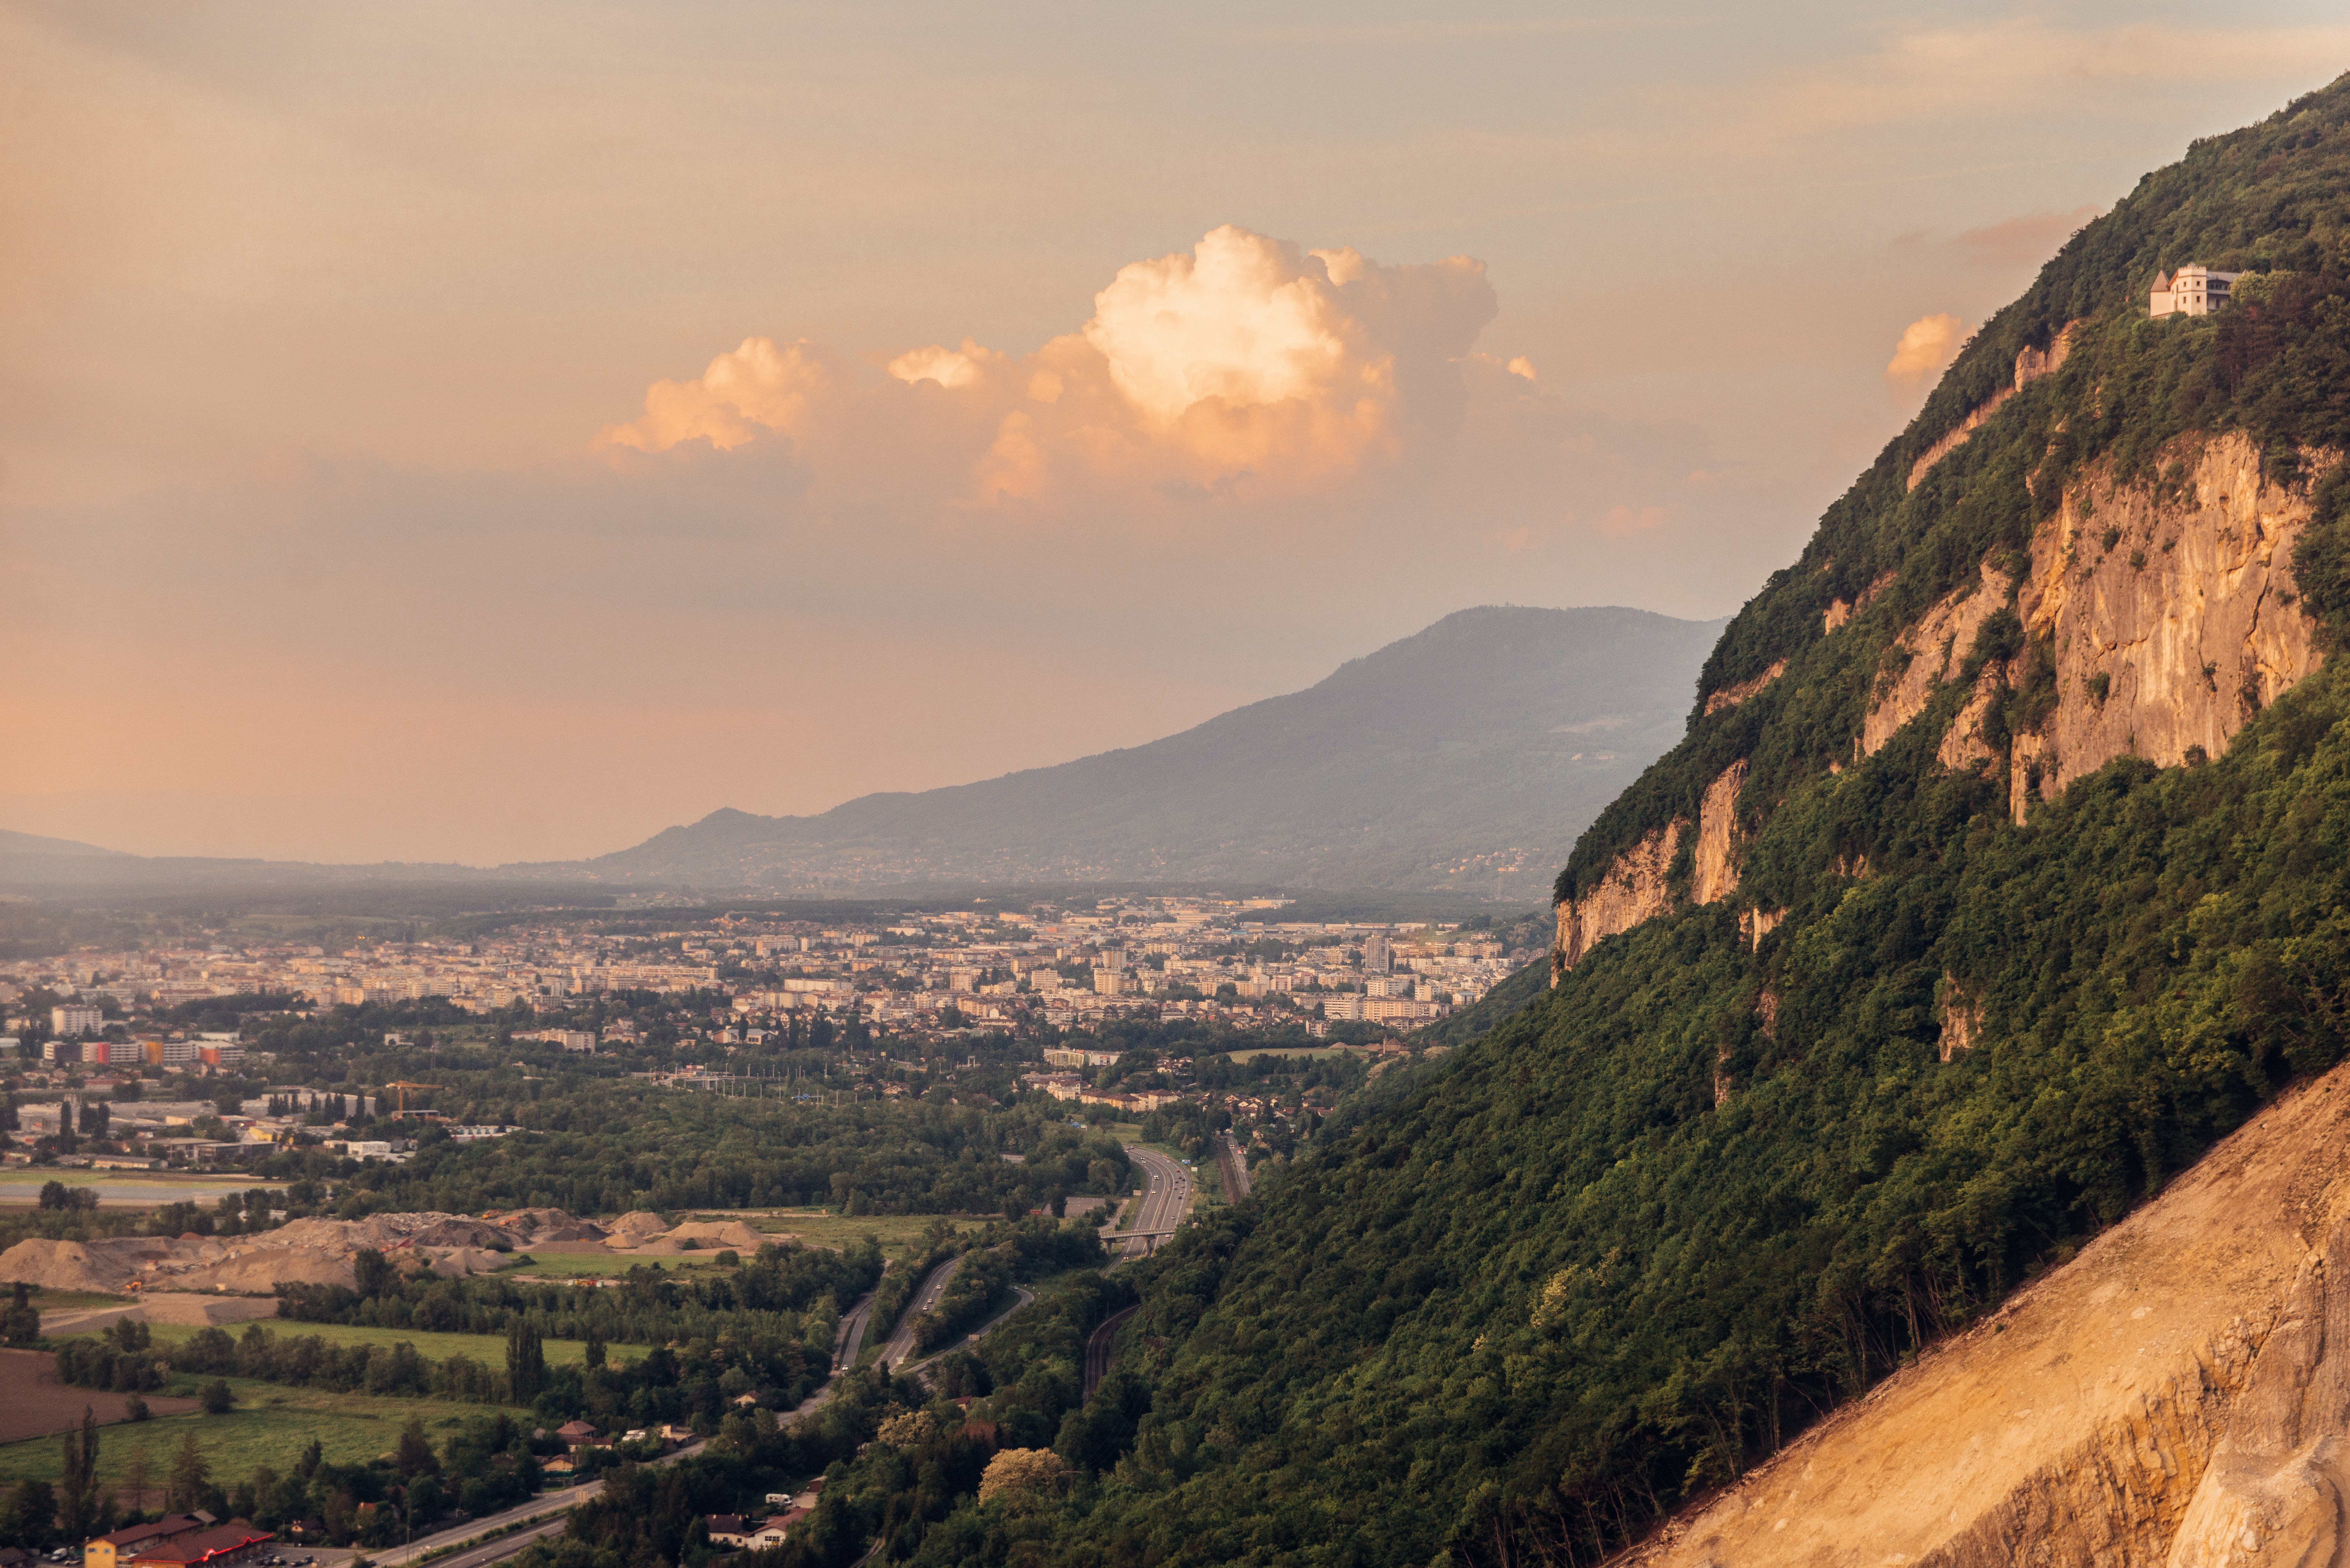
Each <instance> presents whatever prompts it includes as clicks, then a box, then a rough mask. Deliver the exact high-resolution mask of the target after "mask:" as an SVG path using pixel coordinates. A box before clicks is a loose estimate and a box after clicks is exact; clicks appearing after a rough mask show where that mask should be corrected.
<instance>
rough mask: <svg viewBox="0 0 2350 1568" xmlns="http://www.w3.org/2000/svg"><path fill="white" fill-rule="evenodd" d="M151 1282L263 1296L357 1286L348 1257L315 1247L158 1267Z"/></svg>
mask: <svg viewBox="0 0 2350 1568" xmlns="http://www.w3.org/2000/svg"><path fill="white" fill-rule="evenodd" d="M151 1278H154V1279H157V1280H169V1281H170V1282H171V1286H172V1289H173V1290H177V1291H235V1292H238V1293H249V1294H253V1295H266V1294H268V1293H271V1292H274V1291H275V1290H276V1288H277V1287H278V1286H279V1285H281V1284H288V1285H340V1286H342V1287H343V1288H344V1289H345V1290H355V1289H357V1288H358V1286H359V1274H358V1272H357V1271H355V1270H354V1269H353V1268H352V1267H351V1261H350V1259H349V1258H348V1257H338V1256H337V1255H336V1254H334V1253H332V1252H328V1251H323V1250H321V1249H319V1248H316V1247H256V1248H255V1249H253V1250H252V1251H239V1252H237V1253H236V1254H235V1255H234V1256H232V1257H226V1258H223V1259H222V1260H221V1261H219V1262H198V1263H195V1264H194V1265H192V1266H188V1267H178V1268H175V1267H173V1266H172V1265H170V1264H162V1265H159V1266H158V1267H157V1269H156V1270H155V1272H154V1274H153V1275H151Z"/></svg>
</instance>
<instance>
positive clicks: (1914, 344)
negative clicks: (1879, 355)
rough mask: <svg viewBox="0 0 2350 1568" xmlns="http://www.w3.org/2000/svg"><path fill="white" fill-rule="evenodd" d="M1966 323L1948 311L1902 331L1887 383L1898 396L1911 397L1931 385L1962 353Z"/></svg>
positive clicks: (1887, 367) (1888, 368) (1888, 364)
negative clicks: (1960, 338)
mask: <svg viewBox="0 0 2350 1568" xmlns="http://www.w3.org/2000/svg"><path fill="white" fill-rule="evenodd" d="M1965 327H1966V324H1965V323H1964V322H1962V321H1960V319H1959V318H1958V317H1955V316H1952V315H1951V314H1950V313H1949V312H1948V311H1943V312H1940V313H1939V314H1936V315H1933V316H1921V317H1918V319H1917V320H1915V321H1913V322H1911V323H1910V324H1909V325H1908V326H1907V327H1903V328H1902V329H1901V341H1900V342H1898V343H1896V344H1895V345H1894V346H1893V358H1890V359H1888V360H1887V361H1886V365H1885V384H1886V386H1887V388H1888V389H1891V390H1892V391H1893V392H1895V393H1896V394H1897V395H1904V396H1906V395H1908V394H1909V393H1912V392H1915V391H1917V390H1918V389H1919V388H1921V387H1924V386H1926V385H1928V384H1929V383H1930V382H1931V381H1932V380H1933V379H1934V378H1935V377H1936V376H1939V375H1940V374H1941V372H1942V367H1943V366H1945V365H1947V364H1949V363H1950V357H1951V356H1952V355H1954V354H1956V353H1957V352H1958V351H1959V337H1960V334H1961V333H1962V332H1963V331H1964V330H1965Z"/></svg>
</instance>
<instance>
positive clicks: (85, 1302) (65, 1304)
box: [33, 1291, 131, 1312]
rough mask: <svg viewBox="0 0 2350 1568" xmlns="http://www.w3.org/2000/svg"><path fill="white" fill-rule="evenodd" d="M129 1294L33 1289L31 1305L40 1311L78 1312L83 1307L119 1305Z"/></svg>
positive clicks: (126, 1300)
mask: <svg viewBox="0 0 2350 1568" xmlns="http://www.w3.org/2000/svg"><path fill="white" fill-rule="evenodd" d="M130 1299H131V1298H130V1297H129V1296H109V1295H101V1294H99V1293H98V1292H96V1291H35V1292H34V1293H33V1305H34V1306H35V1307H36V1308H37V1309H38V1310H40V1311H42V1312H78V1311H80V1310H82V1309H83V1308H85V1307H110V1306H121V1305H123V1304H125V1303H128V1302H129V1301H130Z"/></svg>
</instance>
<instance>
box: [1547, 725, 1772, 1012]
mask: <svg viewBox="0 0 2350 1568" xmlns="http://www.w3.org/2000/svg"><path fill="white" fill-rule="evenodd" d="M1745 781H1746V764H1745V763H1743V762H1738V763H1731V765H1730V766H1729V767H1728V768H1726V769H1724V770H1723V771H1722V773H1721V776H1720V777H1718V778H1716V779H1715V780H1714V781H1713V783H1712V784H1709V785H1708V786H1706V792H1705V798H1704V800H1703V801H1702V802H1701V803H1700V805H1699V807H1698V819H1697V838H1696V841H1695V842H1694V843H1693V844H1692V845H1691V846H1690V888H1689V891H1690V900H1691V901H1692V902H1694V903H1699V904H1711V903H1713V902H1715V901H1717V900H1719V899H1721V898H1728V897H1729V896H1730V895H1731V894H1732V893H1734V892H1736V891H1737V890H1738V862H1737V854H1738V842H1739V832H1738V789H1739V786H1740V785H1741V784H1743V783H1745ZM1689 826H1690V825H1689V821H1688V819H1687V818H1685V817H1679V818H1675V819H1674V820H1673V821H1672V822H1670V823H1668V824H1667V825H1666V826H1663V827H1661V828H1659V829H1658V830H1657V831H1656V832H1654V833H1651V834H1649V835H1648V836H1647V837H1646V838H1644V839H1642V840H1641V841H1640V842H1639V843H1638V845H1636V846H1633V847H1632V848H1631V849H1629V850H1627V851H1626V852H1625V853H1624V854H1623V855H1621V856H1618V857H1617V860H1616V863H1615V864H1614V865H1613V866H1611V867H1608V870H1607V876H1606V877H1602V878H1601V879H1600V883H1599V886H1598V887H1596V888H1594V889H1592V891H1591V892H1590V893H1588V894H1586V896H1585V897H1583V898H1570V899H1568V900H1567V901H1565V903H1562V904H1560V905H1559V906H1558V907H1557V909H1558V940H1557V942H1556V944H1555V946H1554V947H1553V948H1552V949H1551V974H1550V980H1551V983H1552V984H1553V985H1556V984H1557V983H1558V982H1559V981H1560V980H1561V979H1562V978H1563V977H1564V976H1565V974H1566V971H1569V970H1571V969H1573V968H1574V967H1575V963H1576V961H1578V960H1580V959H1581V958H1582V957H1583V955H1584V954H1586V953H1587V952H1589V951H1590V950H1592V949H1593V948H1594V947H1596V946H1597V945H1598V943H1599V942H1600V941H1601V940H1603V939H1605V938H1607V937H1612V936H1614V935H1616V934H1617V932H1619V931H1628V930H1630V929H1632V928H1633V927H1634V926H1637V925H1638V924H1639V923H1640V922H1641V921H1643V920H1647V919H1654V918H1655V917H1657V916H1659V915H1661V914H1663V913H1664V912H1665V911H1666V910H1668V909H1671V908H1672V906H1673V893H1672V888H1671V886H1670V882H1671V871H1672V867H1673V862H1674V860H1675V858H1676V857H1678V856H1679V852H1680V841H1681V836H1682V835H1683V834H1685V833H1687V832H1688V831H1689Z"/></svg>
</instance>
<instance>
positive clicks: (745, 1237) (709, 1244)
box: [662, 1220, 767, 1252]
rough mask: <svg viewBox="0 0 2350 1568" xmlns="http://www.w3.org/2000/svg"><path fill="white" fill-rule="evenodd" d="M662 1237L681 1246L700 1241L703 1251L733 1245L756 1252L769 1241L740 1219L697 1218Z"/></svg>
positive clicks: (742, 1249) (738, 1249)
mask: <svg viewBox="0 0 2350 1568" xmlns="http://www.w3.org/2000/svg"><path fill="white" fill-rule="evenodd" d="M662 1239H663V1240H664V1241H675V1242H677V1243H678V1244H679V1245H680V1247H681V1248H682V1247H683V1245H684V1243H685V1242H686V1241H689V1240H690V1241H698V1242H700V1243H701V1250H702V1251H717V1250H718V1249H720V1248H722V1247H733V1248H734V1249H735V1250H737V1251H744V1252H755V1251H758V1250H759V1249H760V1248H761V1247H763V1246H764V1245H765V1244H766V1241H767V1238H766V1237H765V1236H764V1235H763V1234H762V1233H761V1232H759V1231H754V1230H752V1229H751V1227H749V1226H748V1225H745V1224H743V1221H741V1220H723V1221H722V1220H694V1221H692V1222H691V1223H690V1224H685V1225H680V1226H679V1227H678V1228H677V1229H675V1230H674V1231H671V1232H670V1233H669V1234H668V1235H667V1236H666V1237H664V1238H662Z"/></svg>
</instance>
